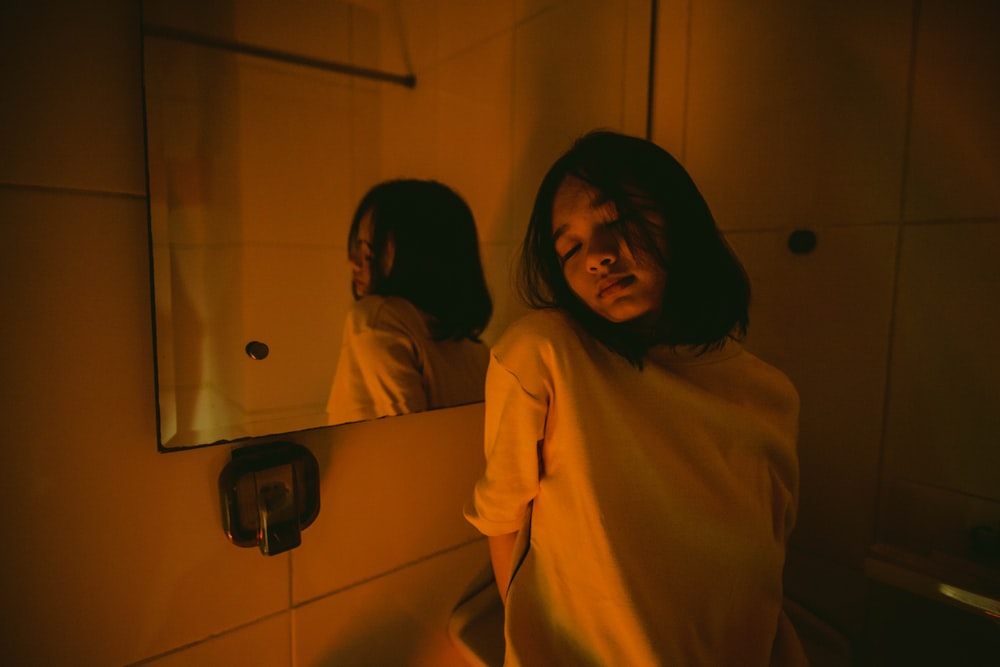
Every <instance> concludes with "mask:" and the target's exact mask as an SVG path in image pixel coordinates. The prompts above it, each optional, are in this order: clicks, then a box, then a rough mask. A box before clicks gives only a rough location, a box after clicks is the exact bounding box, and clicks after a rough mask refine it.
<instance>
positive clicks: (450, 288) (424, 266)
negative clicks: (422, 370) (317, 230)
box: [348, 179, 493, 341]
mask: <svg viewBox="0 0 1000 667" xmlns="http://www.w3.org/2000/svg"><path fill="white" fill-rule="evenodd" d="M369 212H371V214H372V254H373V259H372V260H371V270H372V276H371V285H370V289H369V291H370V293H371V294H379V295H382V296H398V297H402V298H404V299H406V300H407V301H409V302H410V303H412V304H413V305H414V306H416V307H417V308H419V309H420V310H421V311H423V312H424V313H425V314H426V315H428V316H429V317H428V325H429V327H430V330H431V336H432V337H433V338H434V339H435V340H462V339H466V338H468V339H470V340H475V341H478V340H479V336H480V334H482V332H483V330H484V329H485V328H486V325H487V324H488V323H489V321H490V317H491V316H492V314H493V301H492V299H491V298H490V293H489V289H488V288H487V286H486V278H485V276H484V274H483V265H482V260H481V258H480V254H479V236H478V233H477V231H476V222H475V219H474V218H473V215H472V210H471V209H470V208H469V206H468V204H466V203H465V200H464V199H462V197H460V196H459V195H458V194H457V193H456V192H455V191H454V190H452V189H451V188H449V187H448V186H446V185H444V184H442V183H438V182H437V181H430V180H417V179H399V180H392V181H385V182H383V183H379V184H378V185H376V186H375V187H373V188H372V189H371V190H369V191H368V193H367V194H365V196H364V197H363V198H362V199H361V202H360V203H359V204H358V207H357V210H355V212H354V218H353V219H352V221H351V230H350V232H349V234H348V253H349V254H350V249H351V248H353V247H354V246H355V244H356V243H357V238H358V228H359V226H360V223H361V219H362V218H363V217H364V216H365V215H366V214H367V213H369ZM390 241H391V243H392V245H393V252H394V254H393V260H392V266H391V267H390V268H389V272H388V273H387V274H383V273H382V258H383V257H384V256H385V253H386V248H387V246H388V244H389V243H390Z"/></svg>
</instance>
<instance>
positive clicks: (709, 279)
mask: <svg viewBox="0 0 1000 667" xmlns="http://www.w3.org/2000/svg"><path fill="white" fill-rule="evenodd" d="M568 176H574V177H576V178H578V179H580V180H581V181H583V182H584V183H586V184H587V185H588V186H590V187H592V188H593V189H594V191H595V193H596V195H597V197H598V199H600V200H602V201H609V202H612V203H613V204H614V205H615V207H616V208H617V211H618V216H619V218H620V219H621V220H622V221H623V224H622V226H621V234H622V237H623V238H624V240H625V242H626V243H627V244H628V246H629V248H630V249H632V250H633V253H634V254H636V255H637V256H640V255H644V256H646V257H648V258H649V260H650V261H655V262H656V263H658V264H659V265H660V266H662V267H663V269H664V270H665V271H666V275H667V282H666V288H665V289H664V294H663V305H662V310H661V318H660V321H659V323H658V325H657V327H656V334H655V335H654V336H651V335H650V332H649V330H648V328H646V329H642V328H640V327H639V326H638V325H637V324H636V323H634V322H621V323H614V322H610V321H609V320H606V319H604V318H603V317H601V316H599V315H597V314H596V313H594V312H593V311H592V310H591V309H590V308H589V307H588V306H587V305H586V304H585V303H584V302H583V301H582V300H581V299H580V298H579V297H578V296H577V295H576V294H575V293H574V292H573V290H572V289H571V288H570V286H569V284H568V283H567V281H566V277H565V275H564V273H563V268H562V265H561V263H560V261H559V257H558V255H557V254H556V250H555V244H554V242H553V238H552V231H553V230H552V207H553V203H554V201H555V197H556V192H557V191H558V190H559V187H560V186H561V185H562V184H563V182H564V181H565V180H566V178H567V177H568ZM649 213H656V214H658V215H659V216H660V217H661V218H662V219H663V222H664V227H663V228H662V229H661V228H659V227H658V226H657V225H655V224H653V223H651V222H650V221H649V220H648V214H649ZM659 237H662V239H663V241H664V243H663V245H664V246H665V252H661V251H660V245H661V244H660V243H658V238H659ZM517 279H518V291H519V293H520V296H521V298H522V300H523V301H524V302H525V303H526V304H527V305H528V306H529V307H532V308H560V309H562V310H564V311H566V312H567V313H569V315H570V316H571V317H573V319H575V320H576V321H577V322H579V323H580V324H581V325H582V326H583V328H584V329H585V330H586V331H587V332H588V333H590V334H591V335H592V336H594V337H595V338H596V339H597V340H599V341H600V342H601V343H603V344H604V345H605V346H607V347H608V348H610V349H611V350H613V351H614V352H617V353H618V354H620V355H621V356H623V357H625V358H626V359H627V360H628V361H629V362H631V363H632V364H633V365H635V366H638V367H640V368H641V367H642V360H643V358H644V357H645V355H646V353H647V351H648V350H649V348H650V347H651V346H652V345H655V344H660V343H666V344H668V345H671V346H678V345H692V346H698V347H700V348H701V351H702V352H704V351H706V350H709V349H714V348H718V347H721V346H722V345H723V344H725V342H726V339H727V338H733V339H735V340H741V339H743V338H744V337H745V336H746V332H747V327H748V325H749V307H750V281H749V279H748V277H747V274H746V271H744V269H743V266H742V264H740V261H739V259H737V257H736V255H735V254H734V253H733V251H732V249H731V248H730V247H729V245H728V244H727V243H726V241H725V239H724V238H723V236H722V234H721V233H720V232H719V229H718V227H717V226H716V224H715V219H714V218H713V217H712V213H711V211H710V210H709V208H708V204H707V203H706V202H705V199H704V198H703V197H702V195H701V193H700V192H699V191H698V188H697V186H696V185H695V183H694V181H693V180H692V179H691V176H690V175H689V174H688V173H687V171H686V170H685V169H684V167H683V166H681V164H680V163H679V162H678V161H677V160H676V159H674V157H673V156H672V155H670V153H668V152H667V151H665V150H664V149H662V148H660V147H659V146H657V145H656V144H654V143H652V142H650V141H647V140H645V139H640V138H637V137H632V136H628V135H624V134H620V133H617V132H612V131H608V130H596V131H593V132H590V133H588V134H586V135H584V136H582V137H580V138H579V139H577V140H576V142H575V143H574V144H573V146H572V147H571V148H570V149H569V150H568V151H567V152H566V153H565V154H563V155H562V156H561V157H560V158H559V159H558V160H556V162H555V163H554V164H553V165H552V167H551V168H550V169H549V171H548V172H547V173H546V174H545V177H544V178H543V179H542V183H541V186H540V187H539V189H538V194H537V196H536V197H535V204H534V208H533V210H532V213H531V218H530V220H529V223H528V230H527V233H526V235H525V239H524V243H523V245H522V248H521V256H520V262H519V267H518V276H517Z"/></svg>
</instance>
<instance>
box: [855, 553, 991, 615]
mask: <svg viewBox="0 0 1000 667" xmlns="http://www.w3.org/2000/svg"><path fill="white" fill-rule="evenodd" d="M865 575H866V576H867V577H868V578H869V579H871V580H872V581H876V582H878V583H881V584H885V585H888V586H892V587H894V588H898V589H901V590H904V591H907V592H909V593H913V594H915V595H919V596H921V597H923V598H927V599H929V600H932V601H934V602H940V603H944V604H949V605H952V606H955V607H958V608H961V609H964V610H966V611H969V612H972V613H975V614H979V615H982V616H986V617H987V618H989V619H991V620H992V621H994V622H995V623H996V624H997V625H998V627H1000V570H997V569H995V568H991V567H988V566H985V565H981V564H979V563H975V562H972V561H970V560H967V559H964V558H961V557H958V556H952V555H949V554H945V553H941V552H936V551H932V552H930V553H928V554H926V555H922V554H916V553H912V552H910V551H907V550H904V549H900V548H898V547H894V546H892V545H888V544H876V545H874V546H873V547H872V548H871V550H870V551H869V555H868V557H867V558H866V559H865Z"/></svg>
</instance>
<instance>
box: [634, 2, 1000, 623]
mask: <svg viewBox="0 0 1000 667" xmlns="http://www.w3.org/2000/svg"><path fill="white" fill-rule="evenodd" d="M659 5H660V23H659V39H658V58H657V63H656V72H657V77H656V81H655V88H654V95H655V109H656V114H655V117H654V138H655V139H656V140H657V141H659V142H661V143H662V144H663V145H664V146H666V147H668V148H669V149H671V150H673V151H675V152H676V153H677V154H678V155H680V156H682V157H683V159H684V162H685V163H686V164H687V165H688V166H689V168H690V170H691V172H692V174H693V176H694V177H695V180H696V181H697V182H698V183H699V184H700V185H701V186H702V188H703V192H704V194H705V196H706V198H707V200H708V202H709V204H710V206H712V208H713V211H714V213H715V214H716V217H717V220H718V221H719V223H720V225H721V226H722V227H723V229H724V230H726V232H727V236H728V238H729V240H730V241H731V243H732V245H733V246H734V248H735V249H736V251H737V252H738V254H739V255H740V256H741V257H742V258H743V260H744V262H745V264H746V267H747V270H748V271H749V273H750V276H751V279H752V281H753V286H754V302H753V307H752V311H751V328H750V331H751V333H750V336H749V339H748V344H749V346H750V347H751V349H754V350H755V351H757V352H759V354H760V355H761V356H763V357H764V358H766V359H768V360H771V361H772V362H773V363H775V364H776V365H777V366H779V367H781V368H782V369H784V370H785V371H786V372H787V373H788V374H789V375H790V376H791V377H792V379H793V380H794V381H795V383H796V385H797V386H798V388H799V390H800V393H801V395H802V435H801V443H800V455H801V464H802V497H801V512H800V518H799V523H798V528H797V530H796V533H795V535H794V537H793V544H792V547H793V548H792V552H791V555H790V557H789V564H788V577H787V579H788V589H789V593H790V594H791V595H793V596H795V597H796V598H798V599H799V600H800V601H801V602H803V603H804V604H806V605H807V606H808V607H810V608H812V609H813V610H814V611H817V612H818V613H820V615H821V616H823V617H825V618H826V619H827V620H828V621H831V622H832V623H833V624H834V625H836V626H838V627H839V628H840V629H842V630H844V631H846V632H847V633H848V634H850V635H852V636H854V637H857V636H858V634H859V633H860V631H861V630H860V626H861V624H862V622H863V619H864V605H865V596H866V581H865V578H864V574H863V561H864V557H865V555H866V553H867V550H868V548H869V546H870V545H872V543H874V542H877V541H882V540H889V539H890V538H893V539H894V534H896V535H898V533H899V532H900V526H901V525H903V524H905V525H906V526H907V527H908V531H909V533H910V535H909V537H910V538H911V539H912V540H913V541H914V542H915V543H922V544H924V545H925V546H926V545H931V544H933V546H934V548H945V547H946V546H947V547H949V548H955V547H957V546H960V539H958V538H957V537H956V536H961V535H964V534H966V533H967V531H968V529H969V528H971V527H972V526H974V525H976V524H977V523H985V522H992V524H993V525H997V524H998V522H1000V459H998V449H997V447H996V433H997V432H998V431H1000V422H998V415H1000V405H998V397H1000V385H998V380H997V378H998V371H1000V356H998V355H997V353H996V351H995V348H996V346H995V345H994V344H993V343H992V342H991V340H990V339H991V336H992V332H993V331H995V330H996V328H997V326H998V325H1000V320H998V316H1000V315H998V314H1000V301H998V296H997V295H1000V272H998V269H997V266H998V264H997V262H996V261H995V260H994V259H993V258H994V257H995V256H996V254H997V251H998V250H1000V246H998V243H1000V224H998V223H1000V187H998V186H1000V182H998V180H997V174H998V173H1000V158H998V157H997V156H998V155H1000V150H998V149H1000V124H998V123H997V121H996V119H997V118H998V117H1000V93H998V91H1000V47H998V46H997V41H996V39H995V38H994V37H993V36H992V35H995V33H996V31H997V29H998V28H1000V9H998V6H997V5H996V3H990V2H983V1H976V0H963V1H960V2H953V1H951V0H919V1H916V2H914V1H912V0H891V1H886V2H878V3H860V2H855V3H851V2H848V3H820V2H800V1H798V0H775V1H773V2H766V3H740V2H734V1H727V0H693V1H692V2H671V1H669V0H668V1H665V2H660V3H659ZM799 228H805V229H811V230H814V231H815V232H816V234H817V238H818V244H817V246H816V249H815V251H813V252H812V253H811V254H806V255H796V254H793V253H791V252H790V251H789V249H788V248H787V246H786V241H787V238H788V235H789V233H790V232H792V231H793V230H795V229H799ZM945 535H947V536H948V538H949V539H950V543H949V544H947V545H946V544H945V542H944V540H945V537H944V536H945ZM935 540H937V542H936V543H935Z"/></svg>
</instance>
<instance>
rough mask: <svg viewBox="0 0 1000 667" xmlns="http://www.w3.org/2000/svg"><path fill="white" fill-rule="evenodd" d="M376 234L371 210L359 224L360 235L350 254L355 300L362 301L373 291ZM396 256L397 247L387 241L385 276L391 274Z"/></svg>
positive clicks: (383, 265)
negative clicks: (373, 240) (373, 243)
mask: <svg viewBox="0 0 1000 667" xmlns="http://www.w3.org/2000/svg"><path fill="white" fill-rule="evenodd" d="M374 233H375V232H374V223H373V221H372V212H371V210H369V211H368V212H367V213H365V214H364V216H362V218H361V221H360V222H359V223H358V235H357V238H355V240H354V246H353V247H352V248H351V254H350V264H351V289H352V291H353V292H354V298H355V299H360V298H361V297H363V296H365V295H366V294H368V293H369V292H370V291H371V286H372V262H373V261H374V260H375V252H374V246H373V245H372V239H373V238H374ZM395 254H396V253H395V245H394V244H393V242H392V239H391V238H390V239H387V240H386V244H385V252H384V253H383V256H382V261H381V263H380V264H381V269H382V275H383V276H385V275H388V274H389V269H391V268H392V260H393V259H394V257H395Z"/></svg>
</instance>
